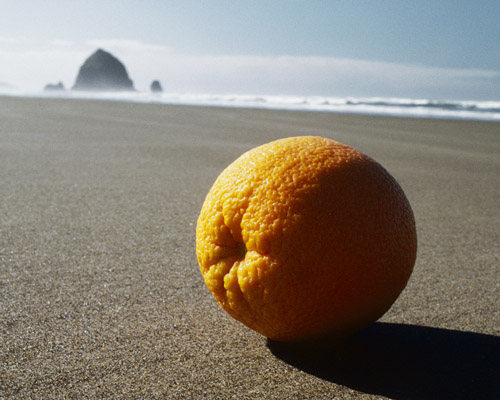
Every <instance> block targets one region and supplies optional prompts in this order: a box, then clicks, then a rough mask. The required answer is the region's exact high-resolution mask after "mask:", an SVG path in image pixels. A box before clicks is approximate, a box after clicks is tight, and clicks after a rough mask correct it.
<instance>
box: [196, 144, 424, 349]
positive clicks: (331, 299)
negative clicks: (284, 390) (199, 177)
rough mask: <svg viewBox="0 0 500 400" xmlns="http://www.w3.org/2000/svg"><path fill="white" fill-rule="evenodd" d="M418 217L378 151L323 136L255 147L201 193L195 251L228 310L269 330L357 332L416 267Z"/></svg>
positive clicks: (291, 335)
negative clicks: (373, 153) (371, 154)
mask: <svg viewBox="0 0 500 400" xmlns="http://www.w3.org/2000/svg"><path fill="white" fill-rule="evenodd" d="M416 251H417V235H416V230H415V220H414V217H413V212H412V209H411V207H410V204H409V202H408V200H407V198H406V196H405V194H404V193H403V190H402V189H401V187H400V186H399V184H398V183H397V182H396V180H395V179H394V178H393V177H392V176H391V175H390V174H389V173H388V172H387V171H386V170H385V169H384V168H383V167H382V166H381V165H380V164H379V163H377V162H376V161H374V160H373V159H372V158H370V157H368V156H367V155H365V154H363V153H361V152H359V151H357V150H355V149H353V148H351V147H349V146H346V145H344V144H341V143H338V142H335V141H333V140H330V139H325V138H321V137H311V136H305V137H292V138H287V139H281V140H277V141H274V142H271V143H268V144H265V145H262V146H260V147H256V148H254V149H252V150H250V151H248V152H246V153H245V154H243V155H242V156H241V157H239V158H238V159H237V160H236V161H234V162H233V163H232V164H230V165H229V166H228V167H227V168H226V169H225V170H224V171H223V172H222V173H221V175H220V176H219V177H218V178H217V180H216V181H215V183H214V185H213V187H212V188H211V189H210V191H209V193H208V195H207V197H206V199H205V202H204V204H203V207H202V210H201V213H200V216H199V218H198V224H197V229H196V253H197V257H198V262H199V265H200V269H201V273H202V274H203V277H204V279H205V283H206V285H207V286H208V288H209V289H210V291H211V292H212V294H213V295H214V297H215V298H216V300H217V301H218V302H219V304H220V305H221V306H222V308H223V309H224V310H226V311H227V312H228V313H229V314H230V315H231V316H233V317H234V318H235V319H237V320H239V321H241V322H242V323H243V324H245V325H247V326H248V327H250V328H252V329H254V330H255V331H257V332H259V333H261V334H262V335H265V336H267V337H268V338H271V339H274V340H280V341H299V340H308V339H314V338H319V337H323V336H330V335H333V336H335V335H346V334H350V333H353V332H355V331H357V330H359V329H361V328H363V327H365V326H367V325H369V324H370V323H372V322H374V321H375V320H377V319H378V318H379V317H381V316H382V315H383V314H384V313H385V312H386V311H387V310H388V309H389V308H390V307H391V305H392V304H393V303H394V301H395V300H396V298H397V297H398V296H399V294H400V293H401V291H402V290H403V289H404V287H405V286H406V283H407V281H408V279H409V277H410V274H411V272H412V269H413V266H414V263H415V258H416Z"/></svg>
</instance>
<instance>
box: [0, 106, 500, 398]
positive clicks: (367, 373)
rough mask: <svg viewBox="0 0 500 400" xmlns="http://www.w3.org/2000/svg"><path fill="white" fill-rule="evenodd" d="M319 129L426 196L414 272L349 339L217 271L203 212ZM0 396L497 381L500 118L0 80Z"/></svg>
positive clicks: (385, 393)
mask: <svg viewBox="0 0 500 400" xmlns="http://www.w3.org/2000/svg"><path fill="white" fill-rule="evenodd" d="M298 135H319V136H324V137H329V138H332V139H334V140H337V141H340V142H343V143H345V144H348V145H350V146H353V147H355V148H356V149H358V150H360V151H363V152H365V153H367V154H369V155H370V156H372V157H373V158H375V159H376V160H377V161H379V162H380V163H381V164H382V165H383V166H384V167H385V168H386V169H387V170H388V171H389V172H390V173H391V174H392V175H393V176H394V177H395V178H396V179H397V180H398V182H399V183H400V184H401V186H402V187H403V189H404V191H405V193H406V195H407V197H408V199H409V200H410V203H411V204H412V207H413V210H414V213H415V219H416V223H417V230H418V238H419V250H418V257H417V262H416V265H415V270H414V273H413V275H412V277H411V278H410V282H409V284H408V286H407V288H406V289H405V291H404V292H403V293H402V295H401V296H400V298H399V299H398V300H397V302H396V303H395V304H394V306H393V307H392V308H391V310H389V312H388V313H387V314H386V315H385V316H384V317H383V318H382V319H381V320H380V321H379V322H377V323H375V324H374V325H372V326H371V327H369V328H368V329H366V330H365V331H363V332H361V333H360V334H358V335H356V336H354V337H353V338H351V339H349V340H347V341H345V342H342V343H340V344H335V345H325V346H324V347H321V348H316V347H315V348H304V347H303V346H293V345H282V344H279V343H274V342H271V341H268V340H267V339H266V338H264V337H262V336H260V335H258V334H257V333H255V332H253V331H251V330H249V329H247V328H246V327H244V326H243V325H241V324H239V323H238V322H236V321H234V320H232V319H231V318H230V317H229V316H228V315H227V314H226V313H225V312H224V311H223V310H222V309H221V308H220V307H219V306H218V305H217V303H216V301H215V300H214V298H213V297H212V295H211V294H210V293H209V291H208V289H207V288H206V287H205V284H204V282H203V279H202V276H201V274H200V272H199V269H198V264H197V260H196V255H195V250H194V248H195V226H196V220H197V217H198V214H199V211H200V208H201V205H202V203H203V200H204V197H205V195H206V193H207V192H208V190H209V188H210V187H211V185H212V183H213V182H214V180H215V178H216V177H217V176H218V174H219V173H220V172H221V171H222V170H223V169H224V168H225V166H227V165H228V164H229V163H230V162H231V161H233V160H234V159H235V158H237V157H238V156H239V155H240V154H241V153H243V152H244V151H246V150H248V149H250V148H252V147H254V146H257V145H260V144H263V143H266V142H269V141H271V140H275V139H278V138H282V137H287V136H298ZM0 195H1V201H0V313H1V314H0V315H1V318H0V339H1V343H0V398H20V399H24V398H26V399H51V398H59V399H67V398H75V399H76V398H109V399H156V398H158V399H190V398H196V399H334V398H335V399H378V398H391V399H498V398H500V381H499V379H498V378H499V376H500V366H499V360H500V245H499V232H500V123H498V122H476V121H467V120H441V119H411V118H390V117H373V116H367V115H343V114H331V113H312V112H291V111H266V110H250V109H237V108H214V107H212V108H211V107H194V106H193V107H191V106H169V105H160V104H156V105H155V104H133V103H126V102H122V103H120V102H110V101H108V102H106V101H83V100H56V99H36V98H32V99H28V98H14V97H0Z"/></svg>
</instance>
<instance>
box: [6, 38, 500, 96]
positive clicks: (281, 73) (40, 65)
mask: <svg viewBox="0 0 500 400" xmlns="http://www.w3.org/2000/svg"><path fill="white" fill-rule="evenodd" d="M98 47H100V48H103V49H105V50H107V51H110V52H112V53H113V54H114V55H115V56H116V57H118V58H119V59H120V60H121V61H122V62H123V63H124V64H125V66H126V67H127V70H128V72H129V75H130V77H131V79H132V80H133V81H134V84H135V87H136V88H137V89H139V90H147V89H148V88H149V85H150V83H151V81H152V80H153V79H159V80H160V81H161V82H162V85H163V87H164V89H165V90H166V91H170V92H191V93H240V94H245V93H247V94H289V95H293V94H295V95H322V96H380V97H413V98H431V99H474V100H481V99H483V100H490V99H491V100H495V99H498V93H500V71H492V70H481V69H456V68H437V67H431V66H426V65H413V64H398V63H390V62H380V61H370V60H354V59H346V58H335V57H296V56H255V55H204V56H201V55H200V56H193V55H183V54H179V53H176V52H175V51H173V49H172V48H171V47H168V46H164V45H157V44H151V43H145V42H142V41H139V40H123V39H102V40H92V41H87V42H82V43H75V42H70V41H66V40H61V39H55V40H52V41H47V42H43V41H37V40H29V39H26V38H14V37H5V36H0V80H1V81H3V82H7V83H11V84H13V85H16V86H18V87H21V88H27V89H30V90H36V89H38V90H39V89H41V88H42V87H43V86H44V85H45V84H46V83H48V82H57V81H60V80H62V81H63V82H64V84H65V85H66V87H71V86H72V85H73V83H74V80H75V78H76V75H77V73H78V69H79V67H80V66H81V64H82V63H83V61H84V60H85V59H86V58H87V57H88V56H89V55H90V54H91V53H92V52H93V51H94V50H95V49H96V48H98Z"/></svg>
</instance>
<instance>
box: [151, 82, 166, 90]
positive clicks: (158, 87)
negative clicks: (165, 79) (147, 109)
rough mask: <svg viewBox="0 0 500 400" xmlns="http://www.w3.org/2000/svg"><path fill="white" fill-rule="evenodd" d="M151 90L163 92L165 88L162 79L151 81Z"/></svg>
mask: <svg viewBox="0 0 500 400" xmlns="http://www.w3.org/2000/svg"><path fill="white" fill-rule="evenodd" d="M150 89H151V91H152V92H153V93H161V92H163V88H162V87H161V83H160V81H153V82H151V88H150Z"/></svg>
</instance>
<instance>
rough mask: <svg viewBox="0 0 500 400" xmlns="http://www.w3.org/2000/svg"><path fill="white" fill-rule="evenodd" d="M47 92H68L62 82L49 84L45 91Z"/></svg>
mask: <svg viewBox="0 0 500 400" xmlns="http://www.w3.org/2000/svg"><path fill="white" fill-rule="evenodd" d="M43 90H44V91H46V92H59V91H64V90H66V89H65V88H64V85H63V83H62V82H59V83H48V84H47V85H45V88H44V89H43Z"/></svg>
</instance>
